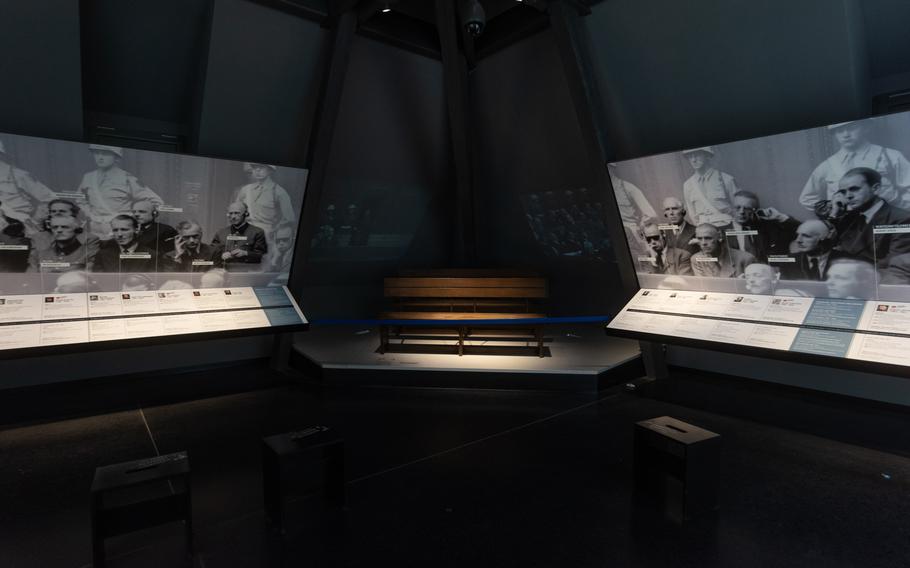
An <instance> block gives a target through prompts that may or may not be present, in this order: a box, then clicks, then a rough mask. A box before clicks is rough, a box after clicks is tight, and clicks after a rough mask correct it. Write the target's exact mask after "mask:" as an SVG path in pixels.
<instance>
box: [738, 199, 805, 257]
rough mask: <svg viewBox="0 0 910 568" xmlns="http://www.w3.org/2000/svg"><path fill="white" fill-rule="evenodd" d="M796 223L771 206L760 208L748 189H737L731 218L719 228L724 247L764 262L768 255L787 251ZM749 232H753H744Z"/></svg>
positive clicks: (797, 222) (797, 223)
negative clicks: (723, 239) (723, 238)
mask: <svg viewBox="0 0 910 568" xmlns="http://www.w3.org/2000/svg"><path fill="white" fill-rule="evenodd" d="M797 226H799V221H797V220H795V219H793V218H791V217H789V216H788V215H785V214H783V213H781V212H780V211H778V210H777V209H775V208H773V207H768V208H766V209H762V208H761V207H760V205H759V202H758V196H757V195H755V194H754V193H752V192H751V191H738V192H736V194H735V195H734V196H733V221H732V222H731V223H730V224H729V225H727V226H725V227H722V230H723V233H724V236H725V237H726V240H727V246H729V247H730V248H732V249H737V250H741V251H745V252H747V253H749V254H751V255H752V256H754V257H755V258H757V259H758V260H760V261H762V262H767V260H768V256H771V255H785V254H787V252H788V251H789V247H790V242H791V241H792V240H793V237H794V234H795V232H796V227H797ZM752 231H755V232H756V233H757V234H755V235H752V234H748V233H749V232H752ZM731 232H732V234H731Z"/></svg>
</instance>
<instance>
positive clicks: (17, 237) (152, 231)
mask: <svg viewBox="0 0 910 568" xmlns="http://www.w3.org/2000/svg"><path fill="white" fill-rule="evenodd" d="M247 217H249V211H248V209H247V206H246V204H244V203H232V204H231V205H229V206H228V209H227V219H228V223H229V224H228V226H226V227H224V228H222V229H219V230H218V231H217V232H216V233H215V235H214V237H213V238H212V241H211V244H207V243H205V242H203V233H202V227H201V226H200V225H199V223H196V222H194V221H181V222H180V223H178V224H177V227H176V229H175V228H174V227H171V226H170V225H166V224H164V223H160V222H158V220H157V218H158V212H157V209H156V206H155V205H154V204H153V203H152V202H150V201H147V200H141V201H136V202H134V203H133V204H132V209H131V214H130V215H127V214H120V215H116V216H115V217H114V218H113V219H111V220H110V222H109V225H110V234H111V238H110V239H106V240H101V239H98V238H97V237H96V236H95V235H93V234H91V233H88V232H86V231H84V230H83V225H84V224H85V223H84V221H81V219H80V209H79V207H78V205H76V204H75V203H74V202H72V201H69V200H66V199H55V200H53V201H51V202H50V203H49V204H48V216H47V218H46V219H45V222H44V225H45V226H44V228H43V229H44V230H42V231H40V232H38V233H35V234H34V235H33V236H32V237H28V236H26V232H25V227H24V226H23V224H22V223H21V222H19V221H18V220H15V219H12V218H10V217H6V216H2V217H0V272H27V271H32V272H65V271H69V270H86V271H90V272H119V273H125V272H136V273H142V272H204V271H206V270H211V269H213V268H224V269H225V270H228V271H232V272H259V271H264V272H288V271H289V270H290V263H291V257H292V248H293V247H292V241H293V236H294V235H293V233H294V231H293V227H292V226H290V225H287V226H280V227H279V228H278V230H277V231H276V236H275V243H276V246H275V249H276V250H274V251H272V252H271V254H270V253H269V250H268V245H267V243H266V236H265V232H264V231H263V230H262V229H261V228H259V227H257V226H255V225H252V224H251V223H249V222H248V221H247Z"/></svg>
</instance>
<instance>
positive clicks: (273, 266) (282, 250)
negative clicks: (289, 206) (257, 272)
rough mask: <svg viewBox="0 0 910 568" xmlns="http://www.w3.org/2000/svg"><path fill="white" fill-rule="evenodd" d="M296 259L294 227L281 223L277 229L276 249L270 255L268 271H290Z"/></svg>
mask: <svg viewBox="0 0 910 568" xmlns="http://www.w3.org/2000/svg"><path fill="white" fill-rule="evenodd" d="M293 260H294V227H293V226H292V225H279V227H278V228H277V229H275V251H274V252H272V253H271V254H270V255H269V264H268V268H266V270H265V271H266V272H278V273H288V272H290V271H291V262H292V261H293Z"/></svg>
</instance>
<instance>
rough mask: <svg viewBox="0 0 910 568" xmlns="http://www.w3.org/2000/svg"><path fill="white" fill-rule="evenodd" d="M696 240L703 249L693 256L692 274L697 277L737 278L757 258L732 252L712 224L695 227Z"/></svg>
mask: <svg viewBox="0 0 910 568" xmlns="http://www.w3.org/2000/svg"><path fill="white" fill-rule="evenodd" d="M695 239H696V240H697V241H698V246H699V248H700V249H701V250H700V251H699V252H697V253H695V254H693V255H692V258H691V262H692V272H693V274H695V276H711V277H714V278H735V277H738V276H742V275H743V273H744V272H745V270H746V267H747V266H749V265H750V264H753V263H754V262H755V257H754V256H752V255H751V254H749V253H747V252H743V251H741V250H735V249H734V250H730V249H728V248H727V247H726V246H724V244H723V242H722V241H721V238H720V229H718V228H717V227H715V226H714V225H712V224H710V223H702V224H701V225H699V226H697V227H695Z"/></svg>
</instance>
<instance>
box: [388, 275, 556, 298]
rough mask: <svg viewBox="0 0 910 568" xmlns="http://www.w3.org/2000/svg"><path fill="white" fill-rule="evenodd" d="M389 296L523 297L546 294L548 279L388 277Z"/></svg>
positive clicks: (541, 296)
mask: <svg viewBox="0 0 910 568" xmlns="http://www.w3.org/2000/svg"><path fill="white" fill-rule="evenodd" d="M384 293H385V297H386V298H438V299H523V300H542V299H545V298H546V297H547V280H546V278H509V277H504V278H435V277H429V278H427V277H423V278H421V277H393V278H386V279H385V292H384Z"/></svg>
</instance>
